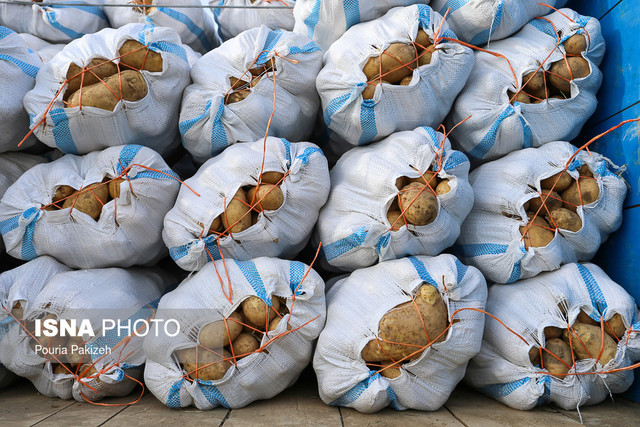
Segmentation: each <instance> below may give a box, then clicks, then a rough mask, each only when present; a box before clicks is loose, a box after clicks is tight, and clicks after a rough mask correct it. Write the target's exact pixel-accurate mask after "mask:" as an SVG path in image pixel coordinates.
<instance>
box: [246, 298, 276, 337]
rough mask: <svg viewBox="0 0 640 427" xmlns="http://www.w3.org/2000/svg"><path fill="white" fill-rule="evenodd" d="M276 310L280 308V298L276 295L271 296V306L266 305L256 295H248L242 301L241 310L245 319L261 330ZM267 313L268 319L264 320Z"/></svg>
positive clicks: (274, 314)
mask: <svg viewBox="0 0 640 427" xmlns="http://www.w3.org/2000/svg"><path fill="white" fill-rule="evenodd" d="M267 309H268V310H267ZM274 310H275V311H274ZM278 310H280V300H278V298H276V297H272V298H271V307H267V304H265V302H264V301H262V299H261V298H259V297H256V296H250V297H249V298H247V299H246V300H244V301H242V311H243V312H244V315H245V317H246V318H247V320H248V321H249V322H251V323H253V324H254V325H258V326H260V329H262V330H264V329H265V327H266V325H267V323H268V322H270V321H271V320H273V318H274V317H275V316H276V312H277V311H278ZM267 313H268V314H269V320H268V321H266V318H267Z"/></svg>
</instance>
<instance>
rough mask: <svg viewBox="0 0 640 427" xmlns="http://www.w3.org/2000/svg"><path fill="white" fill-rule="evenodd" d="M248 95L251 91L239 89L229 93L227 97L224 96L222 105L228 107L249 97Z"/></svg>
mask: <svg viewBox="0 0 640 427" xmlns="http://www.w3.org/2000/svg"><path fill="white" fill-rule="evenodd" d="M249 94H251V91H249V90H248V89H241V90H238V91H235V92H231V93H229V94H228V95H227V96H225V98H224V103H225V105H229V104H233V103H236V102H240V101H242V100H243V99H245V98H246V97H247V96H249Z"/></svg>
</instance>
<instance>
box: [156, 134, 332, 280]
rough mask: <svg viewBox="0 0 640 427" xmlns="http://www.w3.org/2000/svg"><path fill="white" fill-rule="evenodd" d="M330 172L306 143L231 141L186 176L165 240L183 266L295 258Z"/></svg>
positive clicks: (315, 215)
mask: <svg viewBox="0 0 640 427" xmlns="http://www.w3.org/2000/svg"><path fill="white" fill-rule="evenodd" d="M329 187H330V185H329V169H328V166H327V159H326V158H325V157H324V155H323V154H322V151H321V150H320V149H319V148H318V147H317V146H316V145H314V144H312V143H310V142H289V141H287V140H286V139H281V138H274V137H268V138H267V139H266V141H265V140H264V139H260V140H258V141H255V142H250V143H244V144H236V145H233V146H231V147H229V148H227V149H226V150H224V151H223V152H222V154H220V155H218V156H216V157H214V158H213V159H210V160H208V161H207V162H206V163H205V164H204V165H202V166H201V167H200V169H199V170H198V172H196V174H195V175H194V176H193V177H191V178H189V179H187V180H186V181H185V183H184V185H183V186H182V188H181V189H180V193H178V199H177V200H176V203H175V206H174V207H173V208H172V209H171V210H170V211H169V213H167V216H166V217H165V219H164V230H163V232H162V237H163V239H164V242H165V244H166V245H167V247H168V248H169V253H170V254H171V257H172V258H173V260H174V261H175V262H176V263H177V264H178V265H179V266H180V267H182V268H183V269H185V270H188V271H194V270H200V269H201V268H202V267H203V266H204V265H205V264H206V263H208V262H210V261H213V260H217V259H221V258H233V259H238V260H248V259H252V258H256V257H259V256H273V257H281V258H293V257H295V256H296V255H297V254H298V253H299V252H300V251H301V250H302V249H303V248H304V246H305V245H306V244H307V241H308V240H309V237H310V235H311V231H312V230H313V226H314V225H315V223H316V220H317V219H318V213H319V212H320V208H321V207H322V206H323V205H324V204H325V202H326V201H327V197H328V195H329Z"/></svg>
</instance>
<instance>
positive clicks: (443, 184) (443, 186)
mask: <svg viewBox="0 0 640 427" xmlns="http://www.w3.org/2000/svg"><path fill="white" fill-rule="evenodd" d="M449 191H451V187H449V180H448V179H443V180H442V181H440V184H438V186H437V187H436V194H437V195H438V196H442V195H443V194H447V193H448V192H449Z"/></svg>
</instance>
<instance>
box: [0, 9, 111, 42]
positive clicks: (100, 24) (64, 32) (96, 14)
mask: <svg viewBox="0 0 640 427" xmlns="http://www.w3.org/2000/svg"><path fill="white" fill-rule="evenodd" d="M10 1H11V0H10ZM16 3H22V4H10V3H9V4H0V25H4V26H5V27H9V28H11V29H12V30H14V31H16V32H18V33H29V34H33V35H34V36H36V37H40V38H41V39H45V40H48V41H50V42H54V43H58V42H68V41H69V40H73V39H77V38H80V37H82V36H84V35H85V34H91V33H95V32H96V31H100V30H101V29H103V28H105V27H108V26H109V22H108V21H107V17H106V16H105V14H104V11H103V10H102V7H101V5H102V0H80V1H73V2H71V3H76V4H77V5H69V4H66V5H55V4H51V3H62V2H60V1H58V0H42V1H39V2H33V3H32V4H29V5H25V4H24V3H25V2H24V1H22V0H16Z"/></svg>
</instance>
